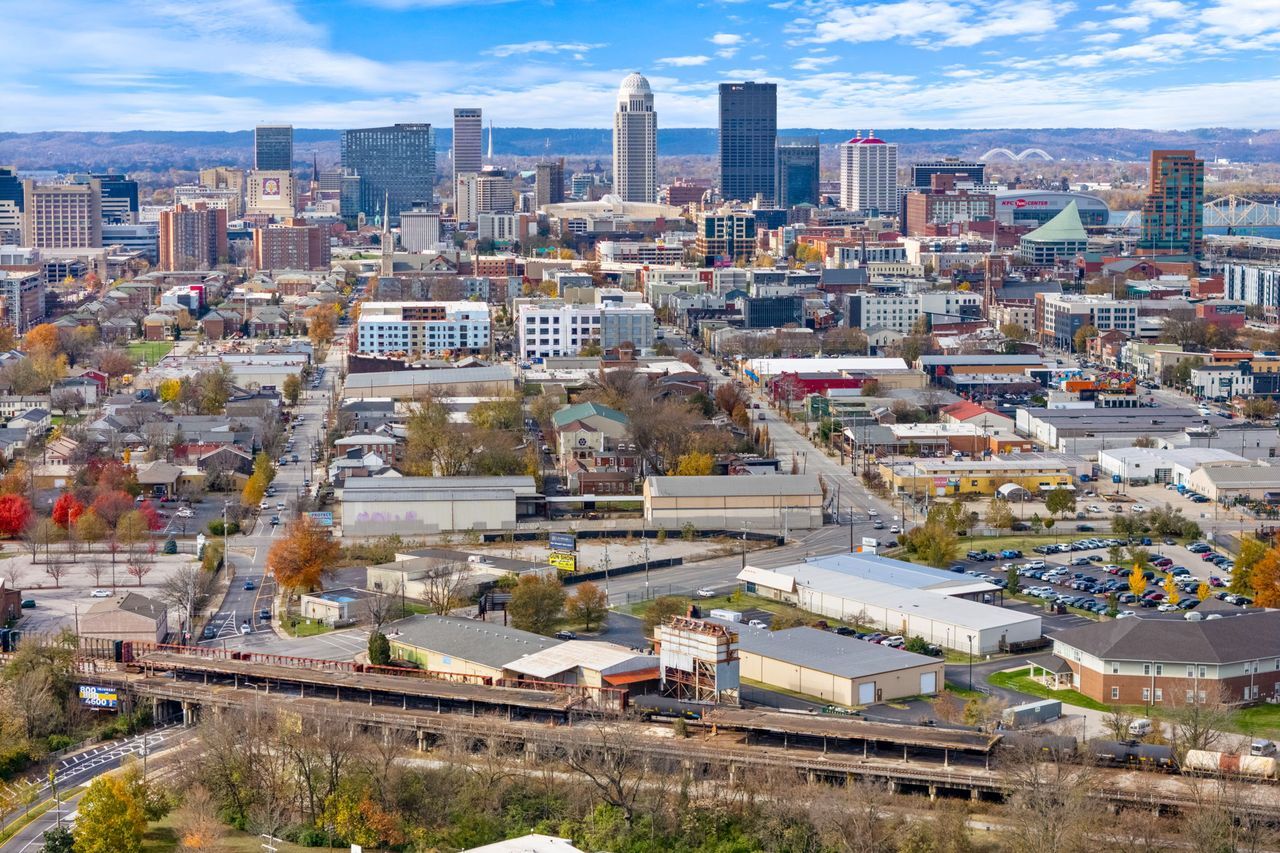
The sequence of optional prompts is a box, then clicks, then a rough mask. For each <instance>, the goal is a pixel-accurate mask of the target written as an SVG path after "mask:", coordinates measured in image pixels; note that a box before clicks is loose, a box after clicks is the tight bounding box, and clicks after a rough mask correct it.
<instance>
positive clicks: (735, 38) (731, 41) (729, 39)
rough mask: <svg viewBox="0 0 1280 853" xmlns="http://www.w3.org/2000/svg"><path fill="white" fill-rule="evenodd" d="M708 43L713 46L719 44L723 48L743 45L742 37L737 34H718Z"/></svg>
mask: <svg viewBox="0 0 1280 853" xmlns="http://www.w3.org/2000/svg"><path fill="white" fill-rule="evenodd" d="M707 41H709V42H711V43H712V44H718V45H721V46H722V47H729V46H732V45H735V44H742V36H740V35H738V34H737V33H716V34H715V35H713V36H712V37H711V38H709V39H707Z"/></svg>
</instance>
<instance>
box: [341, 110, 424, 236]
mask: <svg viewBox="0 0 1280 853" xmlns="http://www.w3.org/2000/svg"><path fill="white" fill-rule="evenodd" d="M342 167H343V168H344V169H350V170H352V171H353V172H355V173H356V174H357V175H359V176H360V212H361V213H363V214H364V215H365V216H378V215H381V213H382V209H383V205H384V202H385V203H386V205H387V208H388V210H389V211H390V212H389V214H388V215H389V216H390V217H391V224H392V225H398V224H399V222H400V211H402V210H409V209H410V208H412V207H413V203H414V202H415V201H419V202H422V201H425V202H430V201H431V199H432V195H433V191H434V189H435V183H436V140H435V134H434V133H432V131H431V125H429V124H396V125H392V126H391V127H366V128H360V129H357V130H344V131H342Z"/></svg>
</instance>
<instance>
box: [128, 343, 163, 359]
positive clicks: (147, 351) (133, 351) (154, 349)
mask: <svg viewBox="0 0 1280 853" xmlns="http://www.w3.org/2000/svg"><path fill="white" fill-rule="evenodd" d="M125 349H126V350H128V351H129V355H131V356H133V357H134V358H137V359H141V360H142V361H145V362H147V363H148V364H155V363H156V362H157V361H159V360H160V359H162V358H164V357H165V356H166V355H168V354H169V351H170V350H172V349H173V341H134V342H133V343H131V344H127V345H126V346H125Z"/></svg>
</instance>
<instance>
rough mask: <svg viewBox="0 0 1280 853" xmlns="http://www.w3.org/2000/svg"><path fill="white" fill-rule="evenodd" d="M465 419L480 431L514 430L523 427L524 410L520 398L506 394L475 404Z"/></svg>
mask: <svg viewBox="0 0 1280 853" xmlns="http://www.w3.org/2000/svg"><path fill="white" fill-rule="evenodd" d="M467 419H468V420H469V421H471V423H472V424H473V425H475V426H476V427H479V428H480V429H486V430H515V429H520V428H521V427H522V426H523V425H524V410H523V408H522V407H521V400H520V398H519V397H517V396H515V395H511V394H508V395H505V396H502V397H499V398H497V399H495V400H482V401H481V402H479V403H476V404H475V405H474V406H472V407H471V411H470V412H468V413H467Z"/></svg>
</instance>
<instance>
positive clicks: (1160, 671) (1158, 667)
mask: <svg viewBox="0 0 1280 853" xmlns="http://www.w3.org/2000/svg"><path fill="white" fill-rule="evenodd" d="M1156 675H1164V664H1162V663H1158V664H1156Z"/></svg>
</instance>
